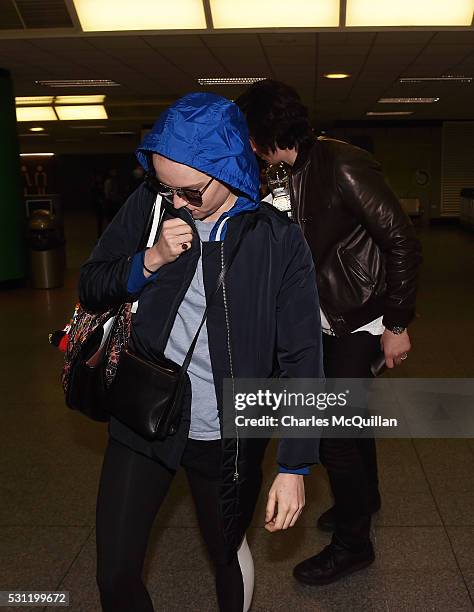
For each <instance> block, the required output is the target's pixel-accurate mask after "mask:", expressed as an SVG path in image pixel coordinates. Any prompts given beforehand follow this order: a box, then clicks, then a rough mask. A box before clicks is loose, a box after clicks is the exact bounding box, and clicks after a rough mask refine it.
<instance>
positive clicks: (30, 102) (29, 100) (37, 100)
mask: <svg viewBox="0 0 474 612" xmlns="http://www.w3.org/2000/svg"><path fill="white" fill-rule="evenodd" d="M53 98H54V96H33V97H30V96H20V97H19V98H15V104H16V105H17V106H37V105H38V104H39V105H41V104H44V105H45V106H46V105H48V104H52V103H53Z"/></svg>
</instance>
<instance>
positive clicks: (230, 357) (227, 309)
mask: <svg viewBox="0 0 474 612" xmlns="http://www.w3.org/2000/svg"><path fill="white" fill-rule="evenodd" d="M223 269H224V241H222V242H221V270H223ZM222 296H223V298H224V311H225V323H226V328H227V352H228V355H229V366H230V377H231V379H232V397H235V381H234V364H233V361H232V351H231V346H230V326H229V308H228V304H227V292H226V286H225V279H224V280H223V281H222ZM235 438H236V451H235V462H234V477H233V481H234V482H238V480H239V467H238V462H239V431H238V429H237V425H236V426H235Z"/></svg>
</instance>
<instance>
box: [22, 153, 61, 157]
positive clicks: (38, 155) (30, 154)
mask: <svg viewBox="0 0 474 612" xmlns="http://www.w3.org/2000/svg"><path fill="white" fill-rule="evenodd" d="M53 156H54V153H20V157H53Z"/></svg>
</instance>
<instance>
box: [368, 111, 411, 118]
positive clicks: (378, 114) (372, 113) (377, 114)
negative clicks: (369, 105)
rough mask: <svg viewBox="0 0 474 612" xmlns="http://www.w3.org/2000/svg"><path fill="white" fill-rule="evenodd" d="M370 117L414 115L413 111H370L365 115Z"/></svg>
mask: <svg viewBox="0 0 474 612" xmlns="http://www.w3.org/2000/svg"><path fill="white" fill-rule="evenodd" d="M365 114H366V115H367V116H368V117H388V116H397V115H413V111H385V112H382V111H381V112H378V111H370V112H368V113H365Z"/></svg>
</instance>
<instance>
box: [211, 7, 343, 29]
mask: <svg viewBox="0 0 474 612" xmlns="http://www.w3.org/2000/svg"><path fill="white" fill-rule="evenodd" d="M210 5H211V12H212V23H213V25H214V27H215V28H217V29H218V28H280V27H281V28H314V27H321V28H325V27H336V26H338V25H339V0H318V1H317V2H316V1H313V2H308V0H291V1H288V0H257V1H255V0H239V1H238V2H237V1H236V0H210Z"/></svg>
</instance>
